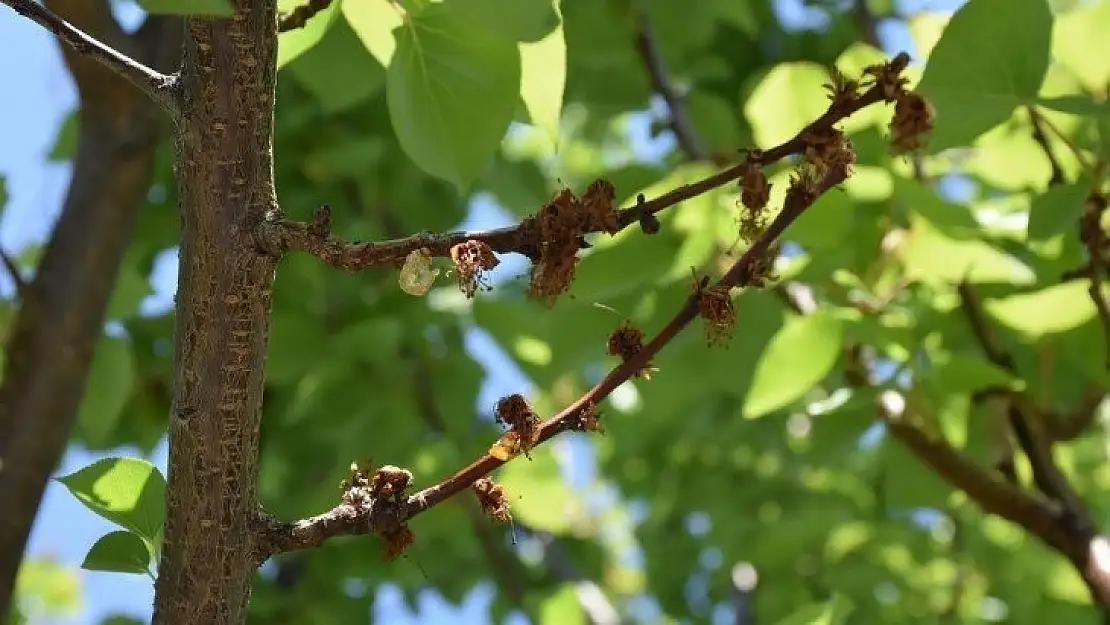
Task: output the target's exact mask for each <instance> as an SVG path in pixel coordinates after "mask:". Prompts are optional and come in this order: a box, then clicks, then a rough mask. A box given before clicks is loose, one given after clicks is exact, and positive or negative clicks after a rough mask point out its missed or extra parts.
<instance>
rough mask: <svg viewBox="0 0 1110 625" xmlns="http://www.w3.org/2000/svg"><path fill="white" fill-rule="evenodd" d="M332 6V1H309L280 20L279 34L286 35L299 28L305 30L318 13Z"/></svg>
mask: <svg viewBox="0 0 1110 625" xmlns="http://www.w3.org/2000/svg"><path fill="white" fill-rule="evenodd" d="M329 6H331V0H307V1H306V2H305V3H304V4H302V5H300V6H298V7H297V8H295V9H293V10H292V11H290V12H288V13H286V14H285V15H282V16H281V18H279V19H278V32H279V33H284V32H287V31H290V30H296V29H298V28H304V27H305V25H306V24H308V21H309V20H310V19H312V18H313V17H315V16H316V14H317V13H319V12H320V11H323V10H324V9H326V8H328V7H329Z"/></svg>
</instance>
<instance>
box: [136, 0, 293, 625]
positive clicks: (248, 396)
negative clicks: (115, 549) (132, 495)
mask: <svg viewBox="0 0 1110 625" xmlns="http://www.w3.org/2000/svg"><path fill="white" fill-rule="evenodd" d="M235 4H237V5H238V6H237V9H236V14H235V16H234V17H232V18H230V19H227V20H208V19H191V20H189V21H188V24H187V30H186V43H185V58H184V63H183V66H182V70H181V77H180V80H181V82H180V88H181V92H180V97H181V99H182V115H181V119H180V121H179V125H178V136H177V165H176V166H177V177H178V182H179V184H180V189H181V211H182V245H181V255H180V266H179V273H178V292H177V329H176V336H175V363H176V365H175V367H176V368H175V372H174V400H173V406H172V410H171V415H170V458H169V483H168V486H167V498H166V511H167V518H166V539H165V544H164V548H163V553H162V561H161V565H160V567H159V570H158V580H157V583H156V587H155V588H156V596H155V607H154V623H175V624H178V623H180V624H190V625H191V624H193V623H204V624H205V625H219V624H222V623H242V622H243V621H244V620H245V619H246V614H247V603H248V599H249V595H250V586H251V582H252V580H253V576H254V572H255V569H256V568H257V565H258V562H257V560H256V555H255V549H254V544H253V543H254V536H252V534H251V528H252V521H253V520H254V518H255V516H256V515H257V514H258V511H259V504H258V500H257V479H258V445H259V438H258V435H259V422H260V419H261V403H262V388H263V367H264V364H265V357H266V349H267V343H268V338H269V326H270V319H269V313H270V300H271V291H272V287H273V280H274V267H275V260H274V259H273V258H272V257H270V256H268V255H266V254H264V253H263V252H261V251H260V247H259V246H258V244H257V243H256V241H255V238H254V232H255V231H256V229H257V226H258V224H259V223H260V222H261V221H262V219H263V218H264V216H265V214H266V212H267V211H269V210H271V209H275V208H276V206H277V204H276V198H275V194H274V182H273V158H272V155H273V107H274V84H275V76H276V57H277V31H276V24H277V16H276V13H275V11H276V7H275V1H274V0H249V1H248V0H239V2H237V3H235Z"/></svg>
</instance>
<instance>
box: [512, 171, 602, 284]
mask: <svg viewBox="0 0 1110 625" xmlns="http://www.w3.org/2000/svg"><path fill="white" fill-rule="evenodd" d="M615 196H616V192H615V190H614V189H613V185H612V184H610V183H609V182H607V181H605V180H595V181H594V182H593V183H591V184H590V186H589V187H588V188H587V189H586V192H585V193H584V194H583V195H582V197H581V198H576V197H575V196H574V194H573V193H571V191H570V190H569V189H563V190H562V191H560V192H559V193H558V194H557V195H556V196H555V198H554V199H552V200H551V201H550V202H548V203H547V204H546V205H545V206H544V207H543V208H541V209H540V211H539V213H538V214H537V215H535V216H534V217H532V218H530V220H529V221H530V227H531V228H532V229H533V232H532V234H533V236H534V237H535V241H536V245H535V248H536V250H537V254H536V258H534V259H533V263H532V281H531V287H530V289H529V293H530V294H531V296H532V297H534V298H536V299H538V300H540V301H542V302H544V303H545V304H548V305H550V304H553V303H554V302H555V299H556V298H558V297H559V295H562V294H563V293H564V292H566V290H567V289H569V288H570V283H571V281H572V280H573V279H574V270H575V267H577V265H578V249H579V248H580V247H581V245H582V235H583V234H585V233H588V232H608V233H609V234H615V233H616V232H617V231H618V230H619V229H620V224H619V223H618V220H617V211H616V209H614V208H613V199H614V197H615Z"/></svg>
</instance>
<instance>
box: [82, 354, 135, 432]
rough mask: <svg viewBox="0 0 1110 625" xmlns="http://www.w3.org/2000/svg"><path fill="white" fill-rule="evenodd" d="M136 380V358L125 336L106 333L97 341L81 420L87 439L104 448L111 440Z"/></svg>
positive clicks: (83, 401) (86, 384)
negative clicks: (116, 336)
mask: <svg viewBox="0 0 1110 625" xmlns="http://www.w3.org/2000/svg"><path fill="white" fill-rule="evenodd" d="M134 383H135V360H134V356H133V355H132V353H131V345H130V344H129V343H128V342H127V341H126V340H124V339H119V338H113V337H108V336H104V337H102V338H101V339H100V342H99V343H97V346H96V352H95V354H94V355H93V362H92V368H91V369H90V371H89V379H88V381H87V382H86V383H85V396H84V398H83V399H82V400H81V408H80V411H79V412H78V414H77V424H78V428H79V430H78V431H79V432H80V434H81V435H82V436H83V438H85V442H86V443H87V444H88V445H89V446H90V447H93V448H103V447H104V446H105V445H107V444H108V443H109V441H110V440H111V434H112V432H114V431H115V429H116V425H117V424H118V423H119V419H120V416H121V415H122V413H123V408H124V406H126V405H127V401H128V398H129V397H130V396H131V387H132V385H133V384H134Z"/></svg>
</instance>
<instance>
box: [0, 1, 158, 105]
mask: <svg viewBox="0 0 1110 625" xmlns="http://www.w3.org/2000/svg"><path fill="white" fill-rule="evenodd" d="M0 2H2V3H4V4H6V5H8V6H10V7H11V8H12V9H13V10H14V11H15V12H16V13H18V14H20V15H22V16H23V17H26V18H27V19H30V20H32V21H34V22H35V23H37V24H39V25H40V26H42V27H43V28H45V29H46V30H48V31H50V32H51V33H53V34H54V36H56V37H57V38H58V39H60V40H61V41H63V42H65V43H66V44H68V45H70V46H71V47H72V48H73V49H74V50H76V51H77V52H79V53H81V54H83V55H86V56H88V57H90V58H92V59H95V60H96V61H97V62H98V63H100V64H101V65H103V66H104V67H107V68H108V69H110V70H112V71H114V72H116V73H117V74H119V75H120V76H123V77H124V78H125V79H127V81H128V82H130V83H131V84H132V85H135V86H136V87H137V88H138V89H139V91H141V92H142V93H143V94H145V95H146V96H147V97H149V98H150V99H151V100H152V101H154V102H155V103H157V104H158V105H159V106H161V107H162V108H163V109H165V110H166V111H168V112H170V113H171V114H173V115H176V109H177V104H176V100H175V96H174V89H175V85H176V77H175V76H174V75H173V74H169V75H167V74H162V73H161V72H158V71H156V70H154V69H151V68H149V67H147V66H146V65H143V64H142V63H140V62H139V61H136V60H135V59H133V58H131V57H129V56H127V55H126V54H123V53H122V52H119V51H118V50H116V49H114V48H112V47H110V46H108V45H106V44H104V43H101V42H100V41H98V40H97V39H94V38H93V37H91V36H89V35H87V34H86V33H85V32H84V31H82V30H80V29H79V28H77V27H75V26H73V25H72V24H70V23H69V22H67V21H65V20H64V19H62V18H61V17H59V16H58V15H56V14H55V13H54V12H53V11H51V10H50V9H48V8H46V7H44V6H42V5H40V4H38V3H37V2H34V0H0Z"/></svg>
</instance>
